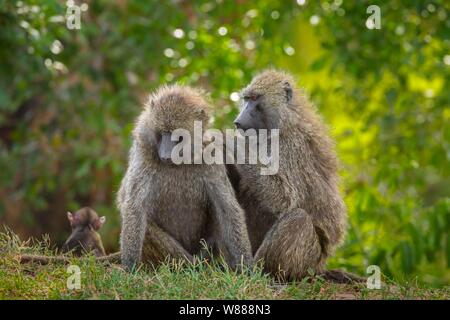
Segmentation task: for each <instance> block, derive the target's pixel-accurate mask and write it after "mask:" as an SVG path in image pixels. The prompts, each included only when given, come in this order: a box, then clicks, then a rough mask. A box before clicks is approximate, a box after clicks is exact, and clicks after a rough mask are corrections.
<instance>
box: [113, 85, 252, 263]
mask: <svg viewBox="0 0 450 320" xmlns="http://www.w3.org/2000/svg"><path fill="white" fill-rule="evenodd" d="M208 109H209V106H208V103H207V102H206V101H205V99H204V98H203V97H202V95H201V94H200V93H199V92H197V91H196V90H194V89H192V88H189V87H183V86H176V85H175V86H164V87H162V88H160V89H159V90H157V91H156V93H154V94H153V95H152V96H151V97H150V99H149V102H148V103H147V104H146V106H145V109H144V111H143V112H142V114H141V115H140V116H139V118H138V120H137V123H136V126H135V128H134V131H133V143H132V147H131V150H130V154H129V163H128V169H127V171H126V174H125V176H124V178H123V180H122V184H121V186H120V190H119V192H118V198H117V203H118V207H119V210H120V213H121V217H122V232H121V237H120V242H121V252H122V264H123V266H124V267H125V268H127V269H131V268H132V267H133V266H134V265H136V264H137V263H138V262H139V261H141V260H142V261H144V262H149V263H151V264H155V263H159V262H161V261H164V260H165V259H166V258H167V257H169V258H172V259H177V260H178V259H181V260H188V261H193V255H194V254H198V253H199V251H200V249H201V242H200V241H201V239H206V241H207V242H208V245H210V246H211V247H213V248H214V249H216V250H217V251H220V252H221V253H222V254H223V255H224V257H225V260H226V261H227V263H229V264H230V265H231V266H233V267H236V266H238V265H239V264H240V263H241V261H242V262H243V264H244V265H248V264H250V262H251V249H250V242H249V239H248V234H247V228H246V225H245V216H244V212H243V211H242V209H241V207H240V206H239V204H238V202H237V200H236V198H235V195H234V190H233V188H232V186H231V184H230V182H229V180H228V178H227V174H226V170H225V167H224V166H223V165H206V164H195V165H194V164H183V163H182V164H178V165H175V164H174V163H173V162H172V160H173V159H172V158H171V153H172V150H173V148H174V146H175V145H176V144H178V143H179V142H181V141H172V138H171V134H172V132H173V131H174V130H175V129H186V130H188V131H189V133H190V136H191V137H192V136H193V128H194V121H201V122H202V124H203V128H206V127H207V121H208V115H207V110H208ZM182 142H183V144H185V143H186V144H190V143H191V141H182ZM141 258H142V259H141Z"/></svg>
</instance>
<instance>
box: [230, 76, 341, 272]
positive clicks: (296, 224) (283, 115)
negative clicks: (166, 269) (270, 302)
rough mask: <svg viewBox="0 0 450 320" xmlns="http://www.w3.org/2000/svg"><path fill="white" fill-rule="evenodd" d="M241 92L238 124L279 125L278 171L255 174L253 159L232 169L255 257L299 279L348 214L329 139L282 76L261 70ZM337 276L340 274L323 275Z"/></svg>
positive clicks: (336, 236) (333, 241) (326, 249)
mask: <svg viewBox="0 0 450 320" xmlns="http://www.w3.org/2000/svg"><path fill="white" fill-rule="evenodd" d="M242 97H243V100H244V101H243V108H242V111H241V113H240V115H239V116H238V118H237V119H236V120H235V124H236V126H237V128H239V129H243V130H247V129H279V147H280V148H279V163H280V167H279V171H278V173H276V174H275V175H260V168H259V166H258V165H248V164H241V165H237V166H236V167H231V169H233V168H234V169H235V170H234V171H233V170H231V172H232V173H233V175H232V176H233V177H234V178H235V179H236V188H237V190H238V198H239V201H240V203H241V205H242V206H243V208H244V210H245V212H246V218H247V223H248V230H249V236H250V240H251V243H252V247H253V253H254V254H255V261H259V260H262V261H263V262H264V265H263V266H264V269H265V270H266V271H268V272H270V273H272V274H274V275H276V276H278V277H279V278H281V279H283V280H293V279H300V278H302V277H304V276H306V275H308V271H309V270H311V271H312V272H314V273H318V274H323V272H324V265H325V262H326V259H327V257H329V256H330V255H331V254H332V253H333V250H334V249H335V248H336V247H337V246H338V245H339V244H340V243H341V241H342V240H343V238H344V234H345V226H346V220H347V214H346V208H345V205H344V202H343V200H342V198H341V196H340V194H339V189H338V175H337V159H336V154H335V151H334V143H333V141H332V140H331V139H330V137H329V136H328V133H327V130H326V127H325V125H324V124H323V122H322V120H321V118H320V117H319V116H318V114H317V113H316V112H315V110H314V107H313V106H312V104H311V103H310V102H309V101H308V100H307V98H306V97H305V95H304V94H302V93H301V92H300V91H298V90H295V87H294V80H293V78H292V77H291V76H290V75H288V74H286V73H283V72H279V71H276V70H268V71H265V72H263V73H261V74H260V75H258V76H256V77H255V78H254V79H253V80H252V82H251V83H250V84H249V85H248V86H247V87H246V88H244V89H243V90H242ZM272 156H274V155H272ZM340 274H342V275H343V278H345V277H347V275H345V274H344V273H339V272H328V273H327V274H326V275H328V276H330V278H337V277H339V275H340ZM344 280H345V279H344Z"/></svg>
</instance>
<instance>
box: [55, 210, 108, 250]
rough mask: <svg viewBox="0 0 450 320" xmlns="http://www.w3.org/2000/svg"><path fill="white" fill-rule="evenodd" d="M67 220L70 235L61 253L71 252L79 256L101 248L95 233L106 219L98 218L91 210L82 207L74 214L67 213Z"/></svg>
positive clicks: (99, 240)
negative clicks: (70, 231)
mask: <svg viewBox="0 0 450 320" xmlns="http://www.w3.org/2000/svg"><path fill="white" fill-rule="evenodd" d="M67 219H68V220H69V222H70V227H71V228H72V233H71V235H70V236H69V238H68V239H67V241H66V242H65V243H64V246H63V251H65V252H67V251H71V250H73V251H74V252H75V253H76V254H81V253H82V252H85V251H92V250H95V249H99V248H98V247H99V246H101V247H102V248H103V245H102V244H101V239H100V236H99V235H98V234H97V231H98V230H99V229H100V228H101V227H102V225H103V224H104V223H105V221H106V217H104V216H103V217H99V216H98V215H97V213H96V212H95V211H94V210H93V209H92V208H89V207H84V208H81V209H80V210H78V211H77V212H75V213H71V212H67ZM102 250H103V249H102Z"/></svg>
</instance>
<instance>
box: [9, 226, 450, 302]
mask: <svg viewBox="0 0 450 320" xmlns="http://www.w3.org/2000/svg"><path fill="white" fill-rule="evenodd" d="M48 244H49V241H48V239H44V240H43V241H40V242H33V241H28V242H27V243H22V242H21V241H20V240H19V239H18V237H17V236H15V235H13V234H11V233H9V232H8V233H0V299H449V298H450V294H449V293H450V289H449V288H448V287H447V288H441V289H436V288H434V289H433V288H424V287H420V286H419V285H418V284H417V283H414V282H411V283H407V282H405V283H403V284H401V285H400V284H398V283H394V282H392V281H388V280H386V279H384V281H383V285H382V288H381V289H380V290H369V289H367V288H366V287H365V285H340V284H334V283H328V282H324V281H323V280H322V279H320V278H315V279H304V280H303V281H301V282H299V283H291V284H289V285H282V284H277V283H276V282H275V281H274V280H273V279H271V278H270V277H269V276H267V275H265V274H263V273H262V272H261V271H260V270H258V269H254V270H251V271H249V272H245V273H236V272H234V271H232V270H230V269H228V268H227V267H226V266H224V265H223V264H221V263H220V262H213V263H212V264H208V263H206V262H201V263H197V264H195V265H188V264H185V265H183V264H175V263H169V262H168V263H165V264H163V265H162V266H160V267H159V268H158V269H157V270H151V269H150V268H148V267H147V268H146V267H144V266H141V267H140V268H139V269H138V270H136V272H135V273H133V274H130V273H127V272H125V271H123V270H122V269H121V268H120V266H118V265H108V264H106V263H97V262H95V259H94V258H93V257H92V256H85V257H83V258H73V261H72V263H73V264H74V265H78V266H79V267H80V270H81V289H79V290H71V289H68V288H67V279H68V277H69V276H70V274H69V273H67V265H63V264H59V263H51V264H49V265H37V264H20V263H19V260H18V255H19V254H20V253H25V252H26V253H36V254H47V255H51V254H55V253H54V252H52V251H51V250H49V245H48Z"/></svg>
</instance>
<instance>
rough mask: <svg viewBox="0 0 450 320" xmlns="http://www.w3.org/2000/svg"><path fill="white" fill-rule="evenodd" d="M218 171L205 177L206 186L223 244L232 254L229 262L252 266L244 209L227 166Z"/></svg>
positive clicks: (235, 264)
mask: <svg viewBox="0 0 450 320" xmlns="http://www.w3.org/2000/svg"><path fill="white" fill-rule="evenodd" d="M217 171H218V172H217V173H218V174H216V175H214V176H213V177H208V178H207V179H205V187H206V192H207V194H208V199H209V202H210V204H211V207H212V211H213V214H214V215H215V219H216V221H217V222H218V224H219V228H220V233H221V238H222V240H223V244H224V246H225V247H226V251H227V252H228V253H229V255H230V257H229V258H230V260H231V261H229V263H230V264H231V266H232V267H237V266H239V265H240V264H241V263H243V264H244V265H245V266H250V265H251V264H252V254H251V246H250V240H249V238H248V232H247V225H246V223H245V215H244V211H243V210H242V208H241V207H240V205H239V203H238V202H237V200H236V196H235V194H234V191H233V188H232V186H231V183H230V181H229V180H228V178H227V175H226V172H225V168H224V167H220V169H218V170H217Z"/></svg>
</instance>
